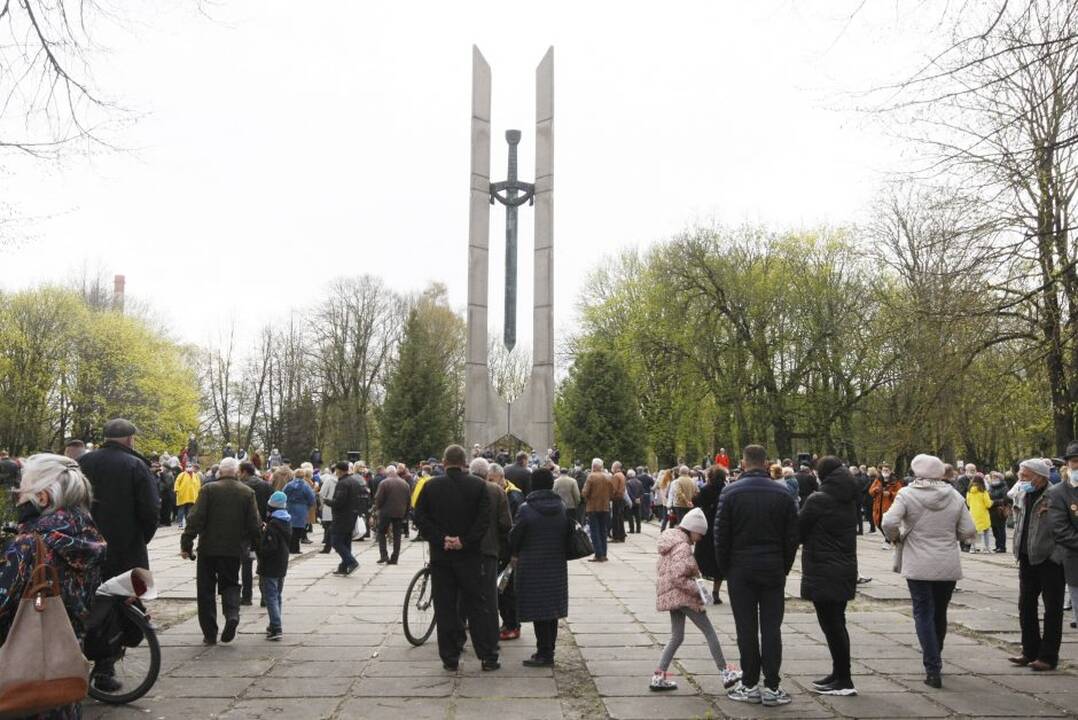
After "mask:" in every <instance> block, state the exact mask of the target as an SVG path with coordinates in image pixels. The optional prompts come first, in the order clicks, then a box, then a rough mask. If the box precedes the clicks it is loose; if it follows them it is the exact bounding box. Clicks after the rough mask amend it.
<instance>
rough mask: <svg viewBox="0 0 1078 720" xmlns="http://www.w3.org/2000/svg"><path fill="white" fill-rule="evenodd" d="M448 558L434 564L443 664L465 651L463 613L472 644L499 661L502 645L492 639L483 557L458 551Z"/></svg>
mask: <svg viewBox="0 0 1078 720" xmlns="http://www.w3.org/2000/svg"><path fill="white" fill-rule="evenodd" d="M447 554H448V555H450V557H448V558H439V559H438V560H436V561H432V562H431V564H430V578H431V596H432V597H433V598H434V620H435V623H436V624H437V626H438V628H437V629H438V655H439V656H440V657H441V658H442V662H443V663H450V664H452V663H456V662H458V661H459V660H460V654H461V652H462V651H463V649H464V647H463V643H462V642H461V637H463V635H464V630H463V627H462V626H461V621H460V618H461V615H463V616H464V617H466V618H468V630H469V632H470V633H471V635H472V646H473V647H474V648H475V654H476V655H478V656H479V658H480V659H481V660H497V659H498V647H497V645H491V644H490V642H489V638H488V633H487V631H486V628H487V623H488V619H487V606H486V605H484V602H483V600H484V594H483V581H484V578H483V558H482V556H480V555H478V554H475V553H464V552H463V551H460V550H454V551H450V552H449V553H447Z"/></svg>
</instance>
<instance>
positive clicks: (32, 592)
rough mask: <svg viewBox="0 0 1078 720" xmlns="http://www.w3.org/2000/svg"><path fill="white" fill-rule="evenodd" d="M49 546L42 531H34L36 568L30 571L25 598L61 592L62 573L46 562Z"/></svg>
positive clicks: (55, 594) (53, 595)
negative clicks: (46, 544) (42, 536)
mask: <svg viewBox="0 0 1078 720" xmlns="http://www.w3.org/2000/svg"><path fill="white" fill-rule="evenodd" d="M47 552H48V548H46V547H45V541H44V540H43V539H42V538H41V534H40V533H36V532H35V533H34V569H33V570H32V571H31V573H30V582H28V583H27V584H26V589H25V590H23V593H22V596H23V599H31V598H35V597H37V596H38V595H43V596H45V597H56V596H58V595H59V594H60V574H59V573H58V572H57V571H56V568H54V567H53V566H52V565H49V564H48V563H47V562H45V555H46V553H47Z"/></svg>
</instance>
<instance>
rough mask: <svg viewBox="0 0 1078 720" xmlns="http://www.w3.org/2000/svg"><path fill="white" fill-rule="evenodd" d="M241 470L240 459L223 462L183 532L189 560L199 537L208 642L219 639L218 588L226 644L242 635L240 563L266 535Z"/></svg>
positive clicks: (199, 581) (199, 582)
mask: <svg viewBox="0 0 1078 720" xmlns="http://www.w3.org/2000/svg"><path fill="white" fill-rule="evenodd" d="M238 473H239V463H238V462H237V461H236V459H235V458H224V459H223V460H221V465H220V467H219V468H218V469H217V482H214V483H210V484H209V485H206V486H205V487H203V488H202V491H201V492H200V493H199V494H198V500H197V501H196V502H195V507H194V508H193V509H192V510H191V515H190V517H188V519H187V527H186V528H185V529H184V531H183V535H181V536H180V555H181V556H182V557H184V558H186V559H188V560H189V559H191V557H192V555H193V548H194V543H195V537H196V536H197V537H198V560H197V563H196V566H195V578H196V592H197V595H198V624H199V626H200V627H201V628H202V641H203V642H204V643H206V644H207V645H213V644H214V643H216V642H217V605H216V603H215V601H214V594H215V593H216V592H219V593H220V594H221V610H222V611H223V612H224V616H225V629H224V630H223V631H221V642H225V643H226V642H231V641H232V639H233V638H234V637H236V628H237V627H238V626H239V624H240V565H242V564H243V560H244V558H246V557H247V556H248V554H249V553H250V550H251V548H255V547H258V541H259V536H260V534H261V524H260V522H259V515H258V507H257V505H256V503H255V493H254V490H252V489H251V488H249V487H247V486H246V485H244V484H243V483H241V482H240V481H239V480H238V479H237V477H236V476H237V474H238Z"/></svg>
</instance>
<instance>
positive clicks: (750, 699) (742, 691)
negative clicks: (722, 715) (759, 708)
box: [726, 683, 760, 705]
mask: <svg viewBox="0 0 1078 720" xmlns="http://www.w3.org/2000/svg"><path fill="white" fill-rule="evenodd" d="M726 697H728V698H730V699H731V700H736V701H737V702H743V703H754V704H757V705H759V704H760V686H759V685H754V686H752V687H750V688H747V687H745V686H744V685H743V684H742V683H738V684H737V687H735V688H734V689H733V690H731V691H730V692H728V693H726Z"/></svg>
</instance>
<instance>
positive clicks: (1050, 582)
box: [1010, 458, 1065, 671]
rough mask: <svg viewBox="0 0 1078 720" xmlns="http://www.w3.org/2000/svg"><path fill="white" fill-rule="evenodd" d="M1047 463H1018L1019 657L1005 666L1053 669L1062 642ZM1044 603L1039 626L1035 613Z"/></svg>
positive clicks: (1058, 550)
mask: <svg viewBox="0 0 1078 720" xmlns="http://www.w3.org/2000/svg"><path fill="white" fill-rule="evenodd" d="M1051 472H1052V465H1051V463H1050V462H1048V461H1047V460H1043V459H1041V458H1032V459H1029V460H1025V461H1023V462H1022V463H1021V465H1019V469H1018V482H1019V484H1020V485H1021V488H1022V492H1023V494H1024V497H1023V501H1022V509H1021V511H1019V512H1018V513H1017V517H1016V518H1015V525H1014V554H1015V557H1016V558H1017V559H1018V622H1019V624H1020V625H1021V627H1022V654H1021V655H1016V656H1015V657H1012V658H1010V661H1011V663H1013V664H1014V665H1019V666H1022V667H1027V666H1028V667H1029V668H1030V669H1031V670H1035V671H1044V670H1055V668H1056V665H1057V664H1058V663H1059V644H1060V642H1061V641H1062V639H1063V586H1064V581H1063V558H1064V555H1065V550H1064V548H1062V547H1060V546H1058V545H1057V544H1056V539H1055V532H1054V528H1053V527H1052V520H1051V518H1050V517H1049V515H1048V511H1049V505H1050V495H1049V491H1048V477H1049V476H1050V475H1051ZM1038 600H1040V601H1042V602H1043V603H1044V625H1043V627H1042V626H1041V623H1040V618H1038V617H1037V615H1038V607H1037V606H1038Z"/></svg>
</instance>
